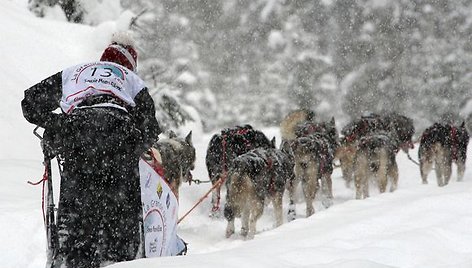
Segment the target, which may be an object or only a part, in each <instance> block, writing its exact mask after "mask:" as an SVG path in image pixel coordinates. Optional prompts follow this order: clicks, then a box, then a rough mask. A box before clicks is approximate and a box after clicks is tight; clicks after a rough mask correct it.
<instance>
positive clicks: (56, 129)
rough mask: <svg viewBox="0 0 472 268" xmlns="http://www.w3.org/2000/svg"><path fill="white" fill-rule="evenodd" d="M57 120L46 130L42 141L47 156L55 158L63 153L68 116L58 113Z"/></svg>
mask: <svg viewBox="0 0 472 268" xmlns="http://www.w3.org/2000/svg"><path fill="white" fill-rule="evenodd" d="M55 119H56V122H54V124H53V125H52V126H51V127H48V128H46V129H45V130H44V134H43V139H42V141H41V148H42V149H43V153H44V155H45V156H47V157H49V158H54V157H55V156H57V155H58V154H61V153H62V152H63V149H64V142H63V137H64V135H63V133H64V131H63V130H64V129H65V128H66V125H65V123H66V116H65V115H58V116H57V117H56V118H55Z"/></svg>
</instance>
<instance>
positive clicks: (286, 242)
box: [0, 0, 472, 268]
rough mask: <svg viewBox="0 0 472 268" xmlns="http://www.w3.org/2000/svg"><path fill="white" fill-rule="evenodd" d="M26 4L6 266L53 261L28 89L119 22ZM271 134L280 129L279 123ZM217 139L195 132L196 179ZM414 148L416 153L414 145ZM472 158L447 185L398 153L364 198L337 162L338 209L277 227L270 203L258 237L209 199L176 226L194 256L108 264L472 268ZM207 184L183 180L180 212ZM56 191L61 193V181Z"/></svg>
mask: <svg viewBox="0 0 472 268" xmlns="http://www.w3.org/2000/svg"><path fill="white" fill-rule="evenodd" d="M26 2H27V1H26V0H21V1H20V0H14V1H13V0H0V6H2V8H1V9H0V25H2V26H1V27H0V51H1V52H2V53H1V54H2V56H1V64H0V79H1V81H2V83H1V84H2V86H1V87H2V94H3V95H2V102H1V105H0V125H1V131H0V148H1V150H0V185H1V186H0V229H1V230H2V231H1V232H0V260H1V262H0V267H6V268H17V267H25V268H38V267H44V264H45V260H46V254H45V246H46V240H45V232H44V226H43V222H42V213H41V187H40V186H30V185H29V184H27V181H28V180H31V181H34V180H39V179H40V178H41V175H42V173H43V166H42V163H41V159H42V155H41V151H40V147H39V141H38V140H37V139H36V137H35V136H34V135H33V134H32V130H33V127H34V126H32V125H31V124H29V123H27V122H26V120H24V118H23V117H22V113H21V107H20V101H21V99H22V98H23V91H24V89H26V88H27V87H29V86H31V85H32V84H34V83H36V82H38V81H40V80H41V79H43V78H45V77H47V76H49V75H51V74H53V73H54V72H56V71H58V70H60V69H62V68H64V67H67V66H69V65H73V64H76V63H80V62H84V61H89V60H95V59H97V58H98V57H99V55H100V53H101V51H102V49H103V48H104V47H105V45H106V42H107V37H108V36H110V34H111V33H112V32H113V31H114V30H115V29H117V28H119V26H117V25H119V23H113V22H109V23H104V24H101V25H99V26H97V27H88V26H83V25H72V24H68V23H65V22H61V21H54V20H45V19H38V18H35V17H34V16H33V15H32V14H30V13H29V12H28V11H27V10H26ZM244 123H246V122H244ZM264 132H265V133H266V134H267V135H268V136H269V137H272V136H276V137H279V132H278V129H276V128H271V129H264ZM209 138H210V134H199V133H198V132H197V135H195V136H194V142H195V146H196V148H197V165H196V170H195V172H194V177H195V178H198V179H201V180H206V179H207V177H208V176H207V172H206V169H205V165H204V156H205V151H206V146H207V144H208V140H209ZM471 153H472V150H471V149H469V156H471ZM411 154H412V156H413V157H414V158H416V155H417V153H416V150H414V151H412V152H411ZM471 158H472V157H469V160H468V163H467V165H468V167H469V169H467V170H466V175H465V178H464V181H463V182H456V181H455V180H453V181H452V182H451V183H450V184H449V185H448V186H446V187H443V188H439V187H437V186H436V183H435V180H434V177H433V174H431V176H430V184H428V185H422V184H421V183H420V181H421V180H420V176H419V168H418V166H416V165H415V164H414V163H412V162H411V161H409V160H408V159H407V157H406V155H405V154H403V153H399V155H398V157H397V160H398V164H399V167H400V171H399V172H400V181H399V187H398V190H397V191H396V192H394V193H386V194H378V192H376V191H375V190H373V191H372V197H371V198H368V199H365V200H354V192H353V190H352V189H348V188H346V187H345V186H344V182H343V181H342V179H341V178H340V172H339V170H335V172H334V175H333V180H334V189H333V191H334V195H335V202H334V205H333V206H332V207H330V208H329V209H324V208H322V207H321V205H320V204H319V202H318V201H317V202H316V209H317V212H316V214H315V215H313V216H312V217H310V218H304V217H303V216H304V205H303V204H302V203H300V204H298V206H297V212H298V215H299V218H297V219H296V220H295V221H293V222H290V223H284V224H283V225H282V226H280V227H278V228H275V229H274V228H273V221H272V212H273V211H272V208H271V207H270V206H269V207H268V208H267V209H266V213H265V214H264V216H263V217H262V219H261V220H260V221H259V222H258V232H257V234H256V236H255V239H254V240H250V241H245V240H243V239H241V237H239V236H238V235H235V236H233V237H231V238H230V239H226V238H225V237H224V234H225V228H226V221H225V220H224V219H214V220H212V219H210V218H209V217H208V213H209V210H210V204H209V202H210V200H209V198H208V199H206V200H205V201H204V202H203V203H202V204H201V205H200V206H198V207H197V208H196V209H195V210H194V211H193V212H192V213H191V214H189V216H188V217H186V218H185V219H184V220H183V221H182V222H181V224H180V225H179V226H178V234H179V235H180V236H181V237H182V238H183V239H184V240H185V241H187V242H188V243H189V252H188V255H187V256H183V257H166V258H155V259H142V260H136V261H132V262H127V263H118V264H114V265H111V266H110V267H113V268H138V267H147V268H152V267H156V268H157V267H205V268H212V267H214V268H220V267H221V266H224V267H238V268H240V267H268V268H269V267H270V268H274V267H348V268H366V267H367V268H368V267H376V268H377V267H415V268H416V267H428V268H429V267H464V268H465V267H472V229H471V228H470V226H472V160H470V159H471ZM54 175H55V178H56V181H57V172H56V174H54ZM453 176H454V177H453V178H455V172H454V173H453ZM209 188H210V185H209V184H200V185H183V186H182V188H181V194H180V196H181V200H180V213H179V214H180V215H183V214H185V212H187V211H188V210H189V209H190V208H191V207H192V206H193V205H194V204H195V202H197V201H198V200H199V199H200V198H201V197H202V196H203V195H204V194H205V193H206V192H207V191H208V189H209ZM55 189H56V193H57V189H58V187H57V185H56V188H55ZM285 204H286V202H285ZM285 210H286V208H285Z"/></svg>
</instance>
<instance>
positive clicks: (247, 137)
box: [205, 125, 273, 217]
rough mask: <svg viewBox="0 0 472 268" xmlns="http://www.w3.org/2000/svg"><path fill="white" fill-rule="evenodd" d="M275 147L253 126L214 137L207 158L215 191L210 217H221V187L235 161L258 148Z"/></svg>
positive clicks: (224, 130) (223, 132)
mask: <svg viewBox="0 0 472 268" xmlns="http://www.w3.org/2000/svg"><path fill="white" fill-rule="evenodd" d="M271 147H273V145H272V144H271V141H270V140H269V139H268V138H267V137H266V135H265V134H264V133H263V132H262V131H260V130H256V129H254V128H252V126H251V125H244V126H236V127H232V128H226V129H223V130H221V131H220V133H217V134H215V135H213V137H212V138H211V140H210V142H209V144H208V148H207V152H206V157H205V163H206V167H207V171H208V176H209V177H210V181H211V183H212V185H213V186H215V189H214V190H213V191H212V198H211V204H212V211H211V212H210V217H219V216H220V214H221V210H220V201H221V200H220V199H221V187H222V186H224V185H225V184H224V182H225V180H226V178H227V173H228V169H229V166H230V164H231V162H232V161H233V159H235V158H236V157H238V156H239V155H242V154H244V153H247V152H248V151H250V150H252V149H256V148H271Z"/></svg>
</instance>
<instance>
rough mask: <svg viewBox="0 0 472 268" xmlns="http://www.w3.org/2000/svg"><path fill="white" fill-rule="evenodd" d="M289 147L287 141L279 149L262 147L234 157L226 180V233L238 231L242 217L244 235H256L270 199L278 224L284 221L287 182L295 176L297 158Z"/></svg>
mask: <svg viewBox="0 0 472 268" xmlns="http://www.w3.org/2000/svg"><path fill="white" fill-rule="evenodd" d="M272 142H273V143H275V140H273V141H272ZM288 150H289V148H288V146H287V145H284V144H282V145H281V149H280V150H279V149H275V145H274V146H273V147H272V148H268V149H265V148H258V149H254V150H251V151H249V152H247V153H245V154H242V155H240V156H238V157H236V158H235V159H234V160H233V161H232V163H231V168H230V170H229V172H228V179H227V180H226V188H227V194H226V204H225V209H224V216H225V218H226V219H227V220H228V226H227V228H226V237H230V236H231V235H232V234H233V233H234V231H235V230H234V221H235V218H236V217H239V218H241V221H242V227H241V235H242V236H243V237H246V238H249V239H251V238H253V237H254V234H255V232H256V223H257V220H258V219H259V218H260V216H261V215H262V213H263V210H264V206H265V205H266V204H267V202H272V204H273V206H274V210H275V226H280V225H281V224H282V223H283V207H282V198H283V194H284V190H285V184H286V181H287V180H290V179H292V177H293V159H292V158H291V155H290V153H289V151H288Z"/></svg>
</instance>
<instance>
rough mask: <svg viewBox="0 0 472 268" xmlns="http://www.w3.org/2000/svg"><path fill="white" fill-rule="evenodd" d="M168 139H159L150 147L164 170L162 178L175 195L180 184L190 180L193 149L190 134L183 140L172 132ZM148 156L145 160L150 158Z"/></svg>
mask: <svg viewBox="0 0 472 268" xmlns="http://www.w3.org/2000/svg"><path fill="white" fill-rule="evenodd" d="M168 136H169V137H168V138H166V139H160V140H158V141H157V142H156V143H154V145H153V146H152V148H151V150H152V152H153V154H152V156H154V158H155V159H154V160H155V161H157V162H158V163H159V164H160V165H162V168H163V169H164V178H165V179H166V180H167V181H168V183H169V184H170V187H171V188H172V190H173V191H174V193H175V194H176V195H177V198H178V190H179V187H180V185H181V183H182V182H190V181H191V180H192V173H191V171H192V170H194V168H195V160H196V157H195V147H194V146H193V143H192V132H191V131H190V132H189V133H188V134H187V136H186V137H185V138H181V137H177V135H176V134H175V133H174V132H170V133H169V135H168ZM152 156H151V155H150V154H147V155H145V158H147V159H150V158H152Z"/></svg>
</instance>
